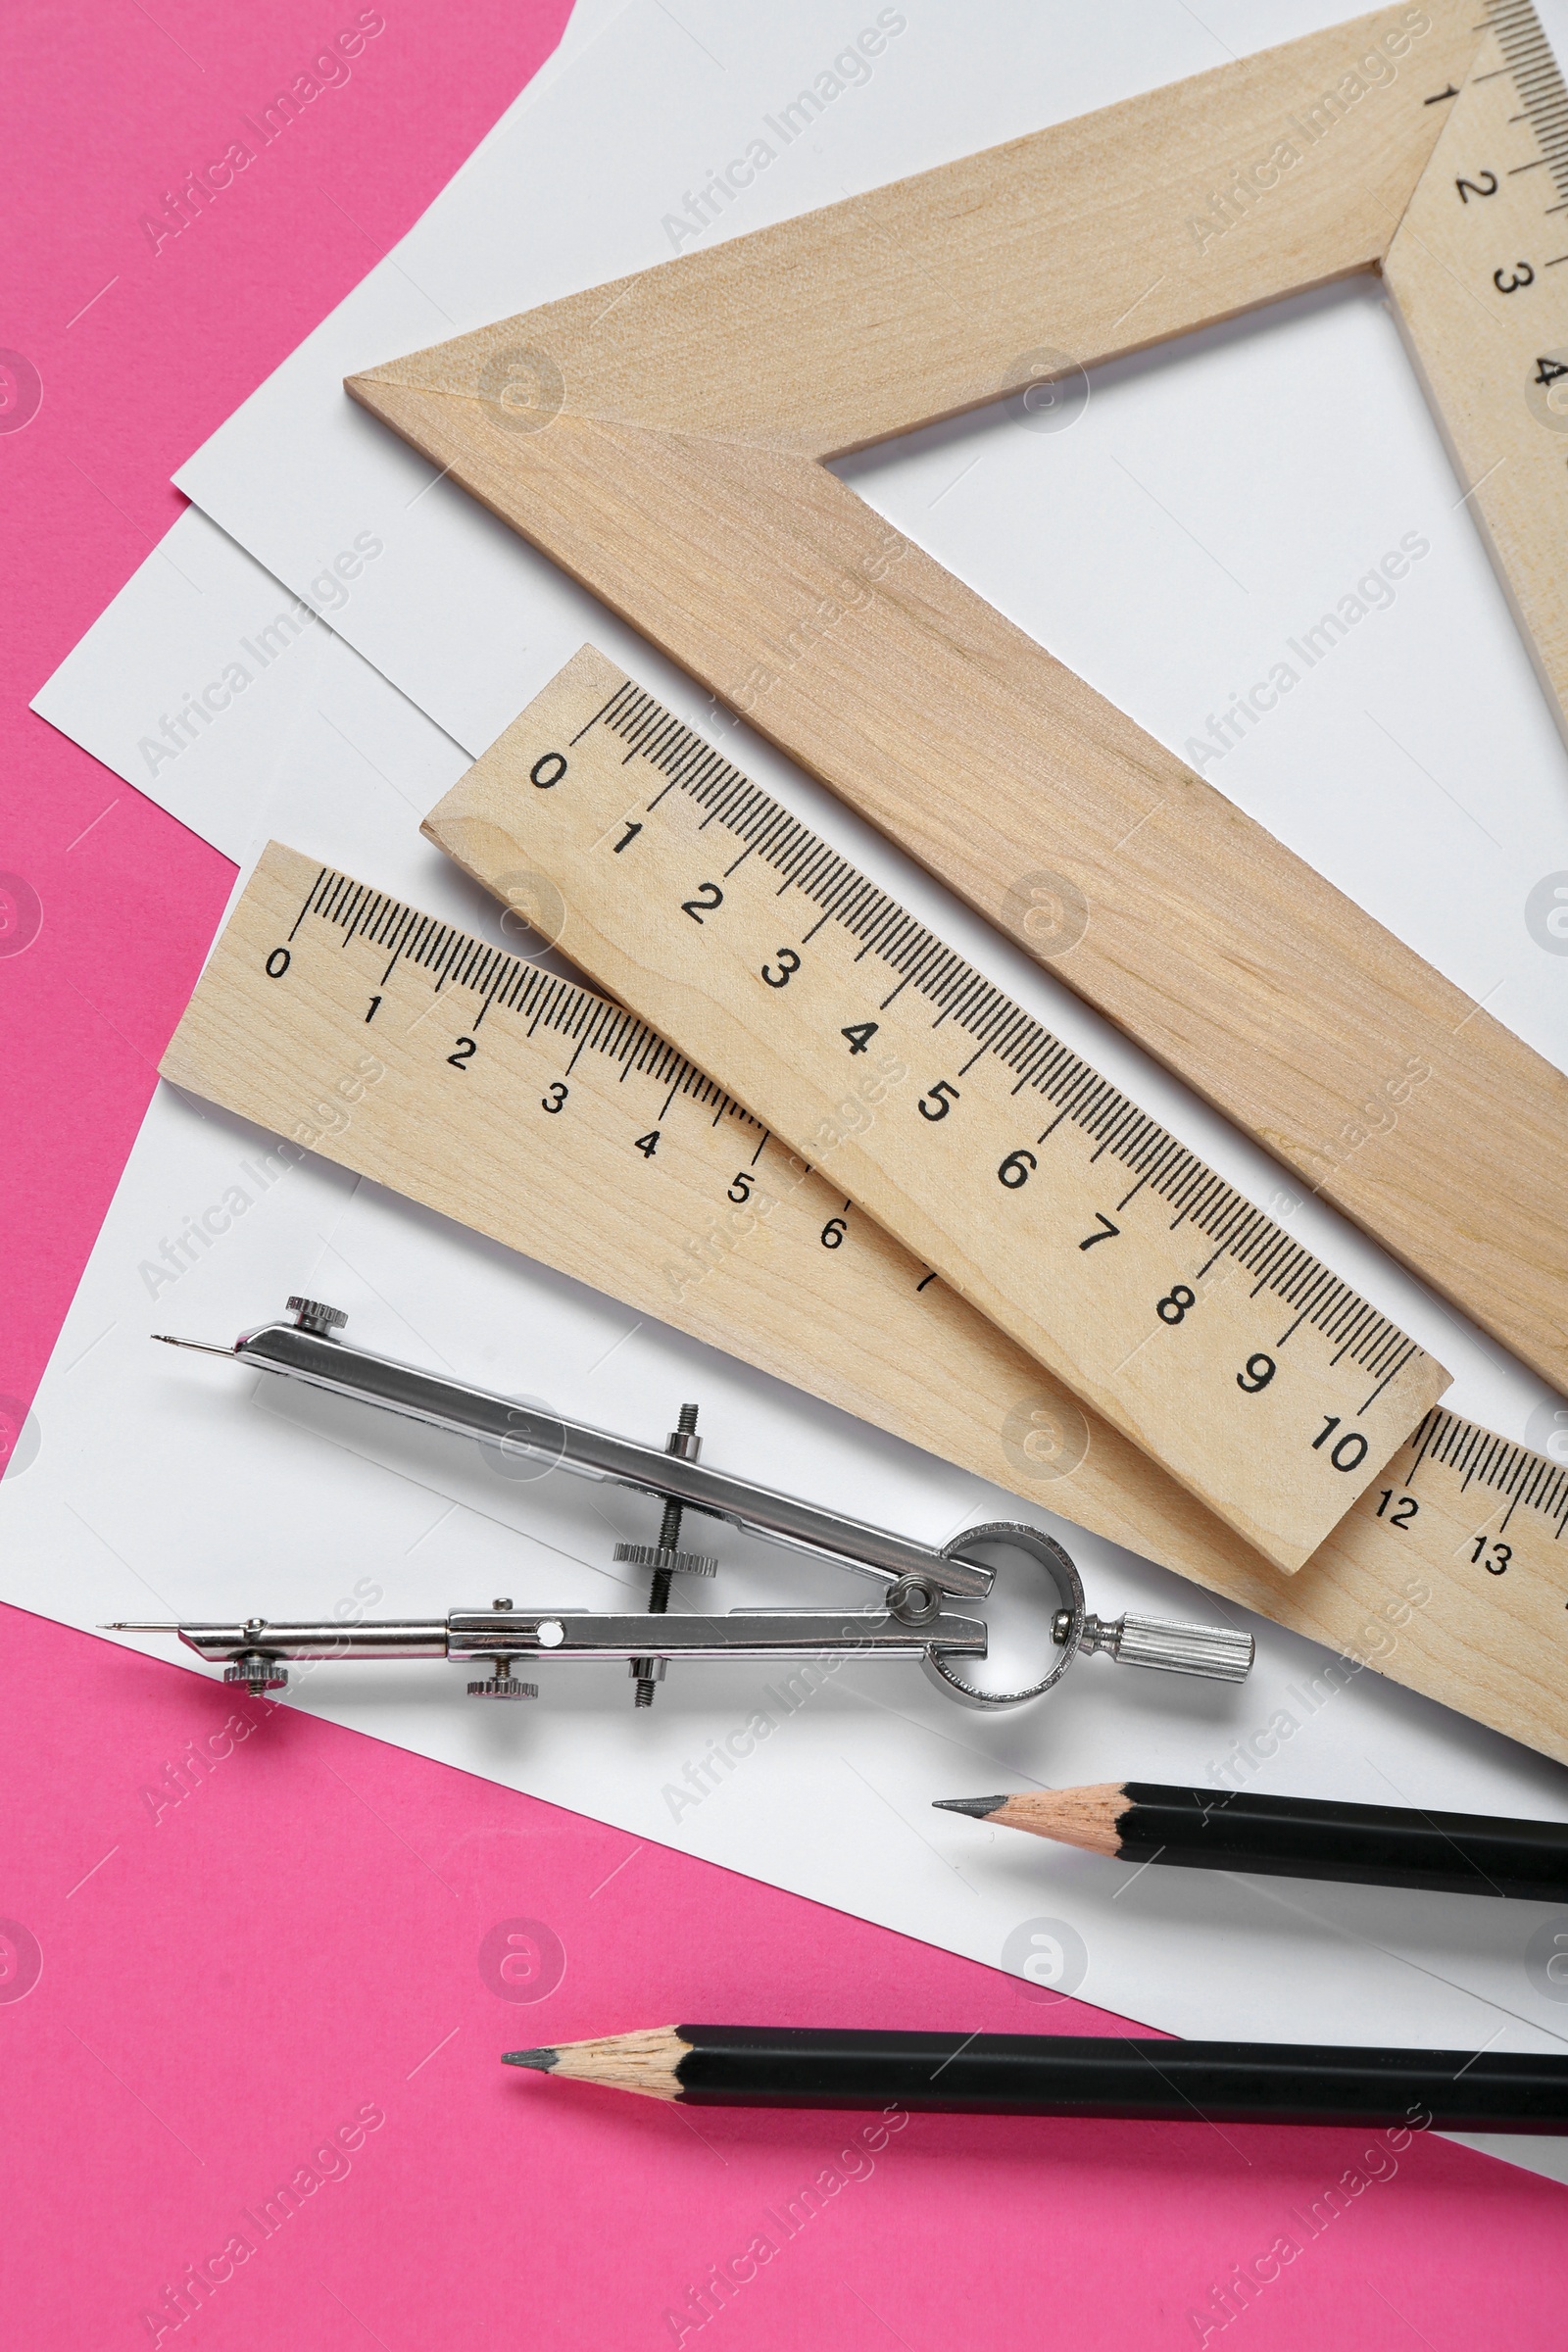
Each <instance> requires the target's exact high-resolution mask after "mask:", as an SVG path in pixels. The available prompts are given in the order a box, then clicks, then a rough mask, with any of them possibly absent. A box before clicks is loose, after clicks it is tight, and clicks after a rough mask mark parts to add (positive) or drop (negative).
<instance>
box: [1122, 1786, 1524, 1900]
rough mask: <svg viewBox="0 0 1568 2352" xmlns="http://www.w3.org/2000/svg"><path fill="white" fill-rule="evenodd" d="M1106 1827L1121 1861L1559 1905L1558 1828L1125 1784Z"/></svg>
mask: <svg viewBox="0 0 1568 2352" xmlns="http://www.w3.org/2000/svg"><path fill="white" fill-rule="evenodd" d="M1124 1797H1125V1807H1124V1809H1123V1810H1122V1811H1121V1812H1120V1813H1119V1815H1118V1818H1117V1822H1116V1828H1117V1835H1118V1841H1119V1848H1120V1853H1121V1858H1122V1860H1123V1861H1127V1862H1152V1861H1159V1862H1162V1863H1172V1864H1175V1865H1178V1866H1180V1867H1181V1868H1184V1869H1189V1870H1241V1871H1256V1872H1259V1873H1262V1874H1265V1875H1267V1876H1268V1877H1271V1878H1294V1879H1338V1880H1345V1881H1350V1882H1356V1883H1359V1884H1361V1885H1364V1886H1374V1887H1427V1888H1431V1889H1432V1890H1434V1891H1446V1892H1450V1893H1456V1894H1484V1895H1497V1896H1511V1897H1514V1898H1516V1899H1518V1900H1519V1901H1522V1902H1538V1903H1549V1902H1561V1901H1565V1900H1568V1825H1564V1824H1563V1823H1561V1822H1556V1821H1511V1820H1486V1819H1483V1818H1481V1817H1480V1816H1478V1815H1476V1814H1473V1813H1420V1812H1416V1811H1414V1810H1413V1809H1412V1808H1410V1807H1407V1806H1400V1805H1355V1804H1342V1803H1339V1802H1337V1801H1333V1800H1330V1799H1327V1798H1317V1797H1299V1796H1273V1795H1268V1794H1255V1793H1253V1792H1252V1791H1250V1790H1248V1791H1244V1792H1242V1793H1239V1794H1236V1795H1224V1794H1216V1792H1215V1791H1214V1790H1213V1789H1173V1788H1166V1787H1164V1786H1162V1785H1159V1784H1157V1783H1153V1782H1146V1781H1129V1782H1128V1783H1127V1785H1126V1789H1125V1790H1124Z"/></svg>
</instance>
